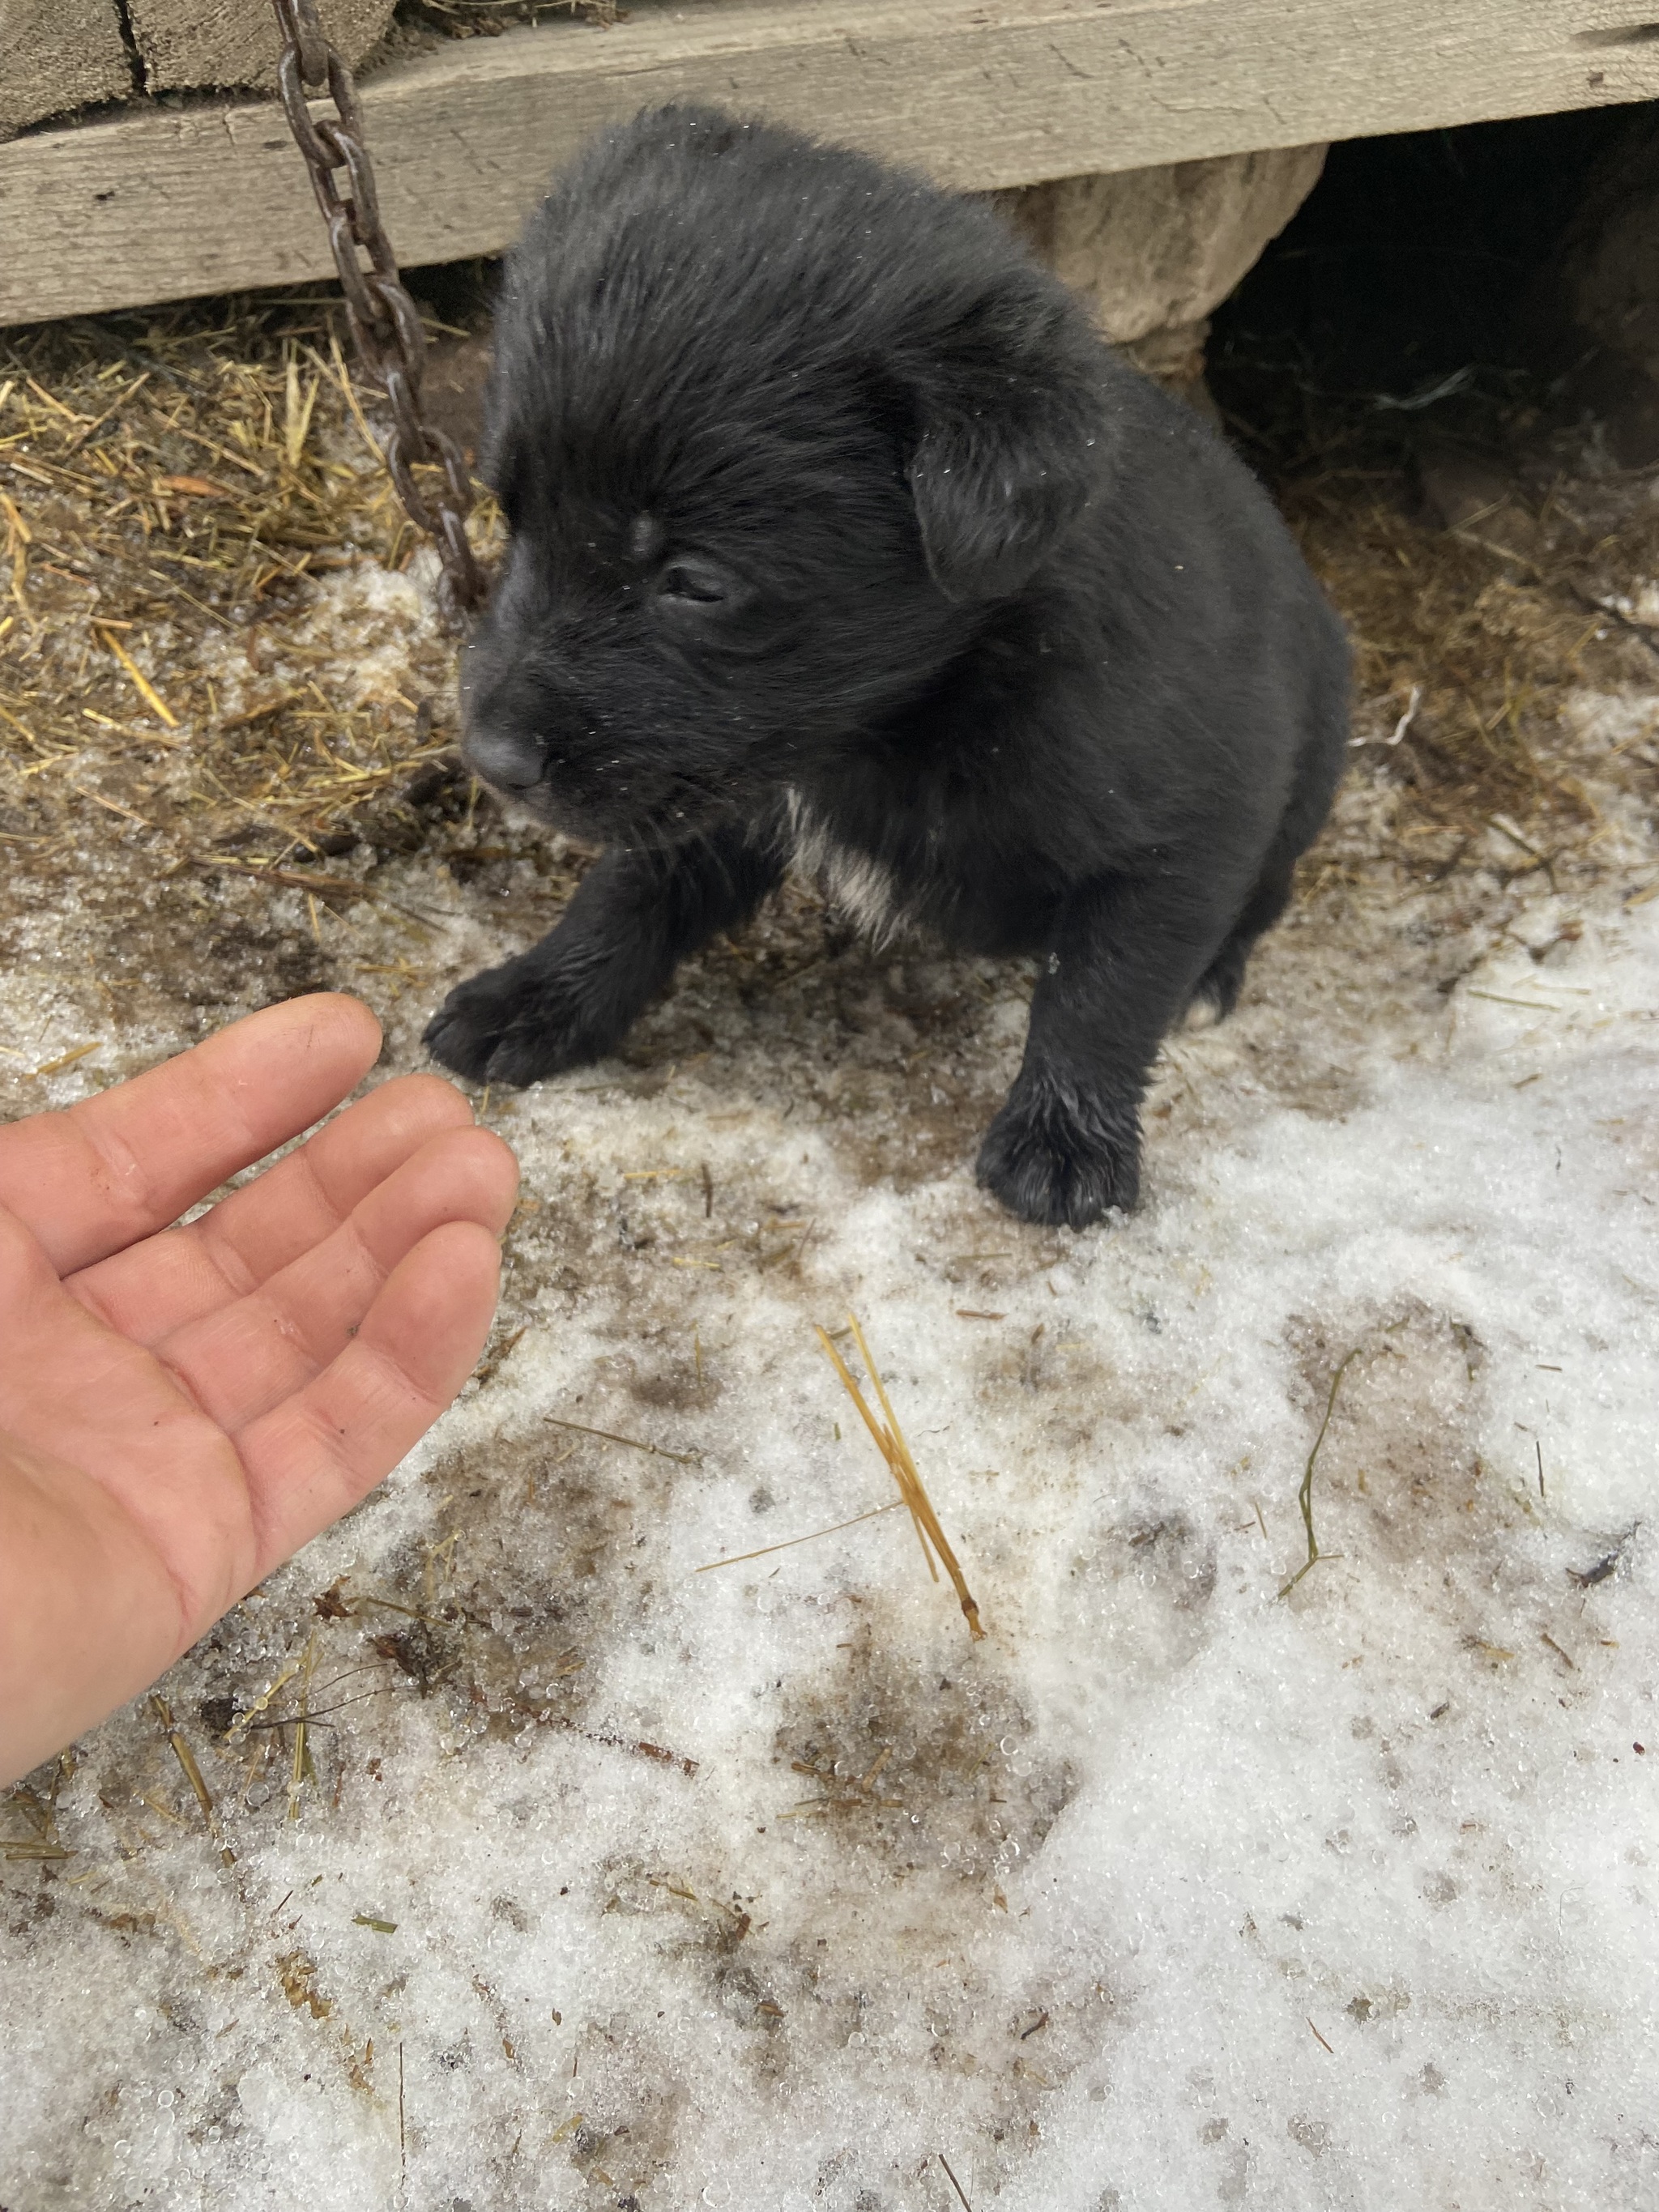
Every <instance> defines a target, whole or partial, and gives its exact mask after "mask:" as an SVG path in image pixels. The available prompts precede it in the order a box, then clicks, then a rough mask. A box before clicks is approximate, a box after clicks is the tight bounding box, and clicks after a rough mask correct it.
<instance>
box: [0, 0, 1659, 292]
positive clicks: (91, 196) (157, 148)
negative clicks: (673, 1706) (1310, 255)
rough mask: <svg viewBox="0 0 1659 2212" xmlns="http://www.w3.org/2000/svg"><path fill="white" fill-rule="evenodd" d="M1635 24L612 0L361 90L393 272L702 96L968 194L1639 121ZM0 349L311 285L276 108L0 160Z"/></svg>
mask: <svg viewBox="0 0 1659 2212" xmlns="http://www.w3.org/2000/svg"><path fill="white" fill-rule="evenodd" d="M1647 4H1648V0H1364V4H1363V5H1362V4H1358V0H1354V4H1349V0H685V4H683V5H680V6H678V7H676V6H673V5H671V4H668V3H667V0H633V6H632V8H631V9H630V11H629V19H628V20H627V21H623V22H618V23H617V25H616V27H614V28H612V29H610V30H598V29H594V28H592V27H588V26H586V25H584V24H575V23H570V22H566V21H559V22H555V23H550V24H547V25H544V26H543V27H540V28H538V29H535V30H529V29H525V30H519V31H514V32H510V33H507V35H506V36H504V37H502V38H499V39H487V40H486V39H474V40H465V41H463V42H459V43H455V44H451V45H447V46H443V47H441V48H440V49H438V50H437V51H435V52H429V53H427V54H424V55H422V56H420V57H418V58H416V59H414V60H412V61H410V62H407V63H404V64H396V65H393V66H392V67H390V68H387V69H386V70H382V71H380V72H379V73H378V74H376V75H375V76H373V77H372V78H370V79H369V80H368V81H367V82H366V83H365V85H364V87H363V96H364V106H365V110H366V112H367V117H368V135H369V143H370V149H371V151H372V152H373V154H374V161H375V165H376V167H377V170H378V172H379V175H380V200H381V205H382V207H383V209H384V210H385V213H386V222H387V226H388V228H389V230H390V233H391V235H392V240H393V243H394V244H395V246H396V247H397V249H398V254H399V256H400V258H402V260H403V261H404V264H405V265H410V266H412V265H415V264H420V263H422V262H433V261H447V260H455V259H459V258H464V257H465V256H468V255H471V254H480V253H492V252H497V251H498V250H499V249H500V248H501V246H504V245H505V244H506V243H507V241H508V240H509V239H510V238H511V237H512V236H513V233H514V231H515V230H516V228H517V227H518V225H519V222H520V220H521V218H522V216H523V214H524V212H525V210H526V208H527V207H529V206H530V205H531V204H532V202H533V200H534V198H535V196H536V193H537V191H538V189H539V187H540V185H541V184H542V182H543V179H544V178H545V176H546V175H547V173H548V172H549V171H550V169H551V168H552V167H553V166H554V165H555V164H556V162H558V161H561V160H562V159H563V158H564V157H565V156H566V155H568V154H569V153H570V152H571V151H572V150H573V149H574V148H575V147H576V146H577V145H579V144H580V142H581V141H582V140H583V139H584V138H585V137H587V135H588V134H589V133H590V132H591V131H593V130H595V129H596V128H598V127H599V125H602V124H605V123H609V122H614V121H617V120H618V119H620V118H623V117H626V116H629V115H631V114H632V113H634V112H635V111H636V110H637V109H638V108H640V107H641V106H647V105H651V104H654V103H658V102H661V101H664V100H713V101H715V102H718V103H720V104H722V105H724V106H730V107H734V108H738V109H741V110H744V111H746V112H751V113H757V114H763V115H767V116H769V117H772V118H775V119H777V120H781V121H784V122H789V123H793V124H797V125H801V126H803V127H805V128H806V129H808V130H811V131H818V132H821V133H823V135H825V136H827V137H836V138H842V139H845V140H847V141H848V142H850V143H854V144H856V145H860V146H864V147H866V148H868V149H870V150H871V151H872V152H874V153H877V154H882V155H889V156H890V157H893V158H896V159H898V160H902V161H910V162H913V163H915V164H916V165H918V166H919V167H922V168H925V169H927V170H929V171H930V172H931V173H933V175H934V176H936V177H938V178H939V179H941V180H942V181H943V182H945V183H946V184H950V185H957V186H961V187H964V188H973V189H984V188H987V187H990V186H994V185H1023V184H1036V183H1041V182H1043V181H1045V180H1047V179H1050V178H1054V177H1060V176H1069V175H1079V174H1082V173H1088V172H1091V171H1108V170H1118V169H1133V168H1143V167H1152V165H1154V164H1156V163H1159V162H1165V161H1188V160H1193V159H1196V158H1199V157H1201V156H1204V155H1212V154H1229V153H1240V152H1245V151H1249V150H1251V149H1256V148H1261V147H1268V146H1294V145H1303V144H1306V143H1310V142H1311V141H1313V140H1316V139H1325V138H1345V137H1365V136H1369V135H1371V134H1374V133H1376V132H1381V131H1410V130H1420V129H1424V128H1426V127H1430V126H1443V125H1453V124H1460V123H1469V122H1474V121H1478V120H1480V119H1482V118H1487V117H1493V116H1505V115H1523V114H1538V113H1543V112H1549V111H1551V110H1555V109H1560V108H1570V107H1584V106H1601V105H1607V104H1612V103H1614V102H1619V101H1626V100H1645V99H1651V98H1654V97H1659V40H1656V39H1655V38H1653V37H1652V35H1651V31H1650V26H1648V25H1646V24H1644V23H1642V22H1640V21H1636V20H1634V19H1635V18H1637V17H1638V16H1639V15H1640V13H1641V10H1642V9H1643V7H1644V5H1647ZM0 240H3V241H4V247H3V252H0V323H7V322H11V323H15V322H22V321H28V320H33V319H40V318H45V317H48V316H55V315H64V314H72V313H88V312H90V311H94V310H98V309H102V308H108V307H125V306H131V305H135V304H137V303H140V302H144V301H161V300H171V299H179V298H184V297H187V296H190V295H194V294H199V293H209V292H216V291H227V290H231V289H241V288H242V287H245V286H252V285H261V284H281V283H296V282H301V281H305V280H308V279H311V278H313V277H316V276H323V275H325V274H326V273H327V272H328V268H329V263H328V257H327V253H326V251H325V246H324V242H323V234H322V228H321V225H320V223H319V220H318V217H317V214H316V211H315V209H314V206H313V203H312V201H311V198H310V195H309V191H308V188H307V183H306V179H305V175H304V173H303V171H302V169H301V166H300V162H299V159H298V156H297V155H296V154H295V150H294V149H293V146H292V145H291V143H289V137H288V134H287V131H286V129H285V127H284V125H283V120H282V118H281V115H280V113H279V112H278V111H277V110H276V108H275V107H274V106H269V105H253V104H248V103H246V102H244V103H214V104H204V105H197V106H185V107H182V108H176V109H173V108H169V109H167V110H165V111H160V110H150V111H148V112H137V113H128V114H126V115H124V116H119V117H116V118H112V119H110V120H108V121H104V122H95V123H89V124H86V125H80V126H78V127H72V128H69V129H65V130H58V131H41V132H38V133H36V134H35V135H33V136H32V137H25V138H21V139H18V140H15V141H14V142H13V143H10V144H9V145H4V146H0Z"/></svg>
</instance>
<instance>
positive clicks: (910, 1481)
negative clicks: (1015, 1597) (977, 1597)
mask: <svg viewBox="0 0 1659 2212" xmlns="http://www.w3.org/2000/svg"><path fill="white" fill-rule="evenodd" d="M847 1319H848V1326H849V1327H850V1328H851V1329H852V1332H853V1341H854V1344H856V1345H857V1346H858V1348H859V1357H860V1358H861V1359H862V1360H863V1362H864V1365H865V1371H866V1373H867V1375H868V1376H869V1377H870V1380H871V1382H872V1383H873V1384H874V1386H875V1392H876V1396H877V1397H878V1399H879V1400H880V1401H881V1410H882V1413H883V1414H884V1416H885V1418H884V1419H882V1420H879V1421H878V1419H876V1417H875V1415H874V1414H873V1413H872V1412H871V1410H870V1407H869V1406H868V1404H867V1402H866V1399H865V1395H864V1393H863V1391H862V1390H860V1388H859V1386H858V1384H857V1383H855V1382H854V1379H853V1376H852V1374H851V1372H850V1370H848V1365H847V1362H846V1361H845V1360H844V1359H843V1358H842V1356H841V1354H840V1352H837V1351H836V1347H835V1346H834V1344H833V1343H831V1341H830V1340H829V1335H828V1334H827V1333H826V1332H825V1331H824V1330H823V1329H819V1330H818V1331H817V1340H818V1342H819V1343H820V1344H821V1345H822V1346H823V1348H824V1350H825V1352H828V1353H829V1360H830V1364H832V1365H833V1367H834V1368H835V1370H836V1374H837V1375H839V1376H840V1377H841V1380H842V1388H843V1389H845V1391H846V1392H847V1395H848V1397H849V1398H850V1399H851V1400H852V1401H853V1403H854V1405H855V1406H856V1407H858V1409H859V1415H860V1419H861V1420H862V1421H863V1423H864V1425H865V1427H866V1429H868V1430H869V1431H870V1433H871V1435H872V1437H874V1438H875V1440H876V1449H877V1450H878V1451H879V1452H880V1454H881V1455H882V1457H883V1458H884V1460H885V1461H886V1462H887V1464H888V1466H889V1467H890V1468H891V1470H892V1474H893V1480H894V1481H895V1482H896V1483H897V1485H898V1489H899V1496H900V1498H902V1500H903V1502H904V1504H906V1505H908V1507H909V1509H910V1518H911V1521H912V1522H914V1524H915V1531H916V1540H917V1541H918V1542H919V1543H920V1544H921V1555H922V1557H923V1559H926V1560H927V1571H928V1573H929V1574H930V1575H931V1576H932V1577H933V1580H934V1581H935V1582H937V1581H938V1580H939V1568H938V1566H936V1565H934V1554H935V1553H937V1554H938V1557H939V1559H940V1560H941V1561H942V1562H943V1564H944V1567H945V1573H946V1574H947V1575H949V1576H950V1577H951V1582H952V1583H953V1584H954V1585H955V1588H956V1593H957V1600H958V1601H959V1602H960V1604H961V1606H962V1610H963V1616H964V1618H965V1619H966V1620H967V1623H968V1627H969V1632H970V1633H971V1634H972V1635H973V1636H975V1637H976V1638H977V1637H982V1636H983V1635H984V1633H985V1631H984V1630H983V1629H982V1628H981V1626H980V1620H979V1607H978V1606H977V1605H975V1602H974V1597H973V1593H972V1591H971V1590H970V1589H969V1587H968V1583H967V1581H966V1579H965V1577H963V1571H962V1569H961V1567H960V1566H958V1565H957V1555H956V1553H954V1552H953V1551H952V1550H951V1547H950V1544H949V1543H948V1541H946V1539H945V1531H944V1530H943V1529H942V1528H940V1527H939V1516H938V1514H937V1513H935V1512H934V1510H933V1500H932V1499H931V1498H929V1497H928V1495H927V1491H926V1490H925V1489H924V1488H923V1486H922V1480H921V1476H920V1475H919V1474H917V1472H916V1463H915V1460H914V1459H913V1458H912V1457H911V1456H910V1447H909V1445H908V1443H906V1442H905V1441H904V1431H902V1429H901V1428H900V1426H899V1425H898V1416H897V1414H896V1413H895V1412H894V1411H893V1407H892V1401H890V1398H889V1397H888V1395H887V1389H886V1386H885V1384H884V1383H883V1382H882V1379H881V1376H880V1373H879V1371H878V1369H877V1366H876V1363H875V1361H874V1360H873V1359H872V1358H871V1357H870V1347H869V1346H868V1345H867V1344H866V1342H865V1340H864V1331H863V1330H862V1329H861V1328H860V1327H859V1324H858V1321H857V1318H856V1316H854V1315H852V1314H850V1313H849V1314H848V1316H847Z"/></svg>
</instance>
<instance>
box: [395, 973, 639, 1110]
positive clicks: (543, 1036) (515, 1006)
mask: <svg viewBox="0 0 1659 2212" xmlns="http://www.w3.org/2000/svg"><path fill="white" fill-rule="evenodd" d="M549 986H550V979H549V978H547V977H545V976H538V975H526V973H525V971H524V969H522V967H521V966H520V963H518V962H517V961H513V960H509V961H507V962H506V963H504V964H503V965H502V966H501V967H499V968H487V969H485V970H484V971H483V974H482V975H473V976H471V977H470V978H469V979H468V981H466V982H465V983H458V984H457V985H456V987H455V988H454V989H453V991H452V992H451V993H450V994H449V996H448V997H447V999H446V1000H444V1002H443V1004H442V1006H440V1007H439V1009H438V1011H437V1012H436V1013H435V1014H434V1016H433V1017H432V1019H431V1020H430V1021H429V1022H428V1024H427V1025H426V1031H425V1036H424V1037H423V1039H422V1042H424V1043H425V1046H426V1048H427V1050H428V1052H429V1053H430V1054H432V1056H433V1058H434V1059H435V1060H441V1061H442V1062H443V1064H444V1066H446V1067H448V1068H453V1070H454V1072H455V1073H456V1074H457V1075H465V1076H467V1077H470V1078H471V1080H472V1081H473V1082H474V1083H505V1084H511V1085H513V1086H514V1087H515V1088H516V1087H522V1086H523V1085H526V1084H530V1083H539V1082H541V1081H542V1080H543V1079H544V1077H547V1076H550V1075H558V1074H562V1073H563V1071H564V1070H565V1069H566V1068H568V1067H583V1066H587V1065H588V1064H589V1063H590V1062H591V1061H592V1060H600V1059H603V1057H604V1056H605V1053H606V1052H608V1051H609V1050H610V1048H611V1043H612V1042H614V1040H612V1039H611V1038H609V1037H605V1038H603V1039H601V1038H599V1037H598V1036H593V1035H592V1034H590V1033H586V1031H585V1030H584V1029H583V1027H582V1026H581V1025H580V1024H579V1023H578V1022H577V1021H575V1020H574V1019H573V1018H572V1016H573V1012H574V1010H573V1008H572V1007H571V1006H569V1005H568V1004H567V1003H566V1002H565V1000H564V998H563V995H562V994H561V993H559V992H558V991H557V990H556V988H550V987H549Z"/></svg>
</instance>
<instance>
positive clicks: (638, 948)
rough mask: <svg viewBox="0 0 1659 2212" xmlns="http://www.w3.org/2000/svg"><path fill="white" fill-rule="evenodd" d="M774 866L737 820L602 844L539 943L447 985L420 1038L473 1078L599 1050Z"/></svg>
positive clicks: (512, 1077) (609, 1045)
mask: <svg viewBox="0 0 1659 2212" xmlns="http://www.w3.org/2000/svg"><path fill="white" fill-rule="evenodd" d="M782 872H783V870H782V863H781V860H779V858H778V856H777V853H776V851H775V843H774V841H773V840H771V839H769V838H767V837H763V836H760V835H758V834H757V833H756V832H753V831H751V830H750V829H749V828H747V827H746V826H745V825H743V824H740V823H732V824H728V825H726V826H724V827H722V828H720V829H715V830H714V831H713V832H711V833H710V834H709V835H708V836H704V837H702V838H700V839H698V840H697V842H696V843H695V844H688V845H683V846H678V847H675V848H672V849H671V850H670V851H667V852H630V851H623V850H620V849H618V850H613V851H611V852H608V853H606V854H603V855H602V856H601V857H600V859H599V860H596V861H595V863H594V864H593V866H592V867H591V868H590V869H589V870H588V872H587V873H586V876H585V877H584V878H582V881H581V884H580V888H579V889H578V890H577V892H576V895H575V896H574V898H573V899H572V900H571V902H570V904H569V905H568V907H567V908H566V909H565V913H564V917H563V919H562V921H560V923H559V925H558V927H557V928H556V929H554V930H552V931H550V933H549V934H548V935H547V936H546V937H544V939H542V941H541V943H540V944H539V945H532V947H531V949H530V951H528V952H521V953H520V955H519V956H518V957H517V959H515V960H507V961H504V962H503V963H502V964H501V966H500V967H499V968H488V969H485V970H484V972H483V974H482V975H474V976H473V977H471V980H470V981H467V982H465V983H460V984H458V985H457V986H456V987H455V989H454V990H453V991H452V992H451V993H450V994H449V996H448V997H447V999H446V1000H444V1003H443V1005H442V1006H441V1007H440V1008H439V1009H438V1011H437V1012H436V1013H435V1015H434V1016H433V1018H432V1020H431V1021H430V1023H429V1024H428V1026H427V1031H426V1043H427V1046H428V1049H429V1050H430V1051H431V1052H432V1054H434V1056H435V1058H437V1059H439V1060H441V1061H442V1062H443V1063H444V1065H445V1066H446V1067H452V1068H453V1069H454V1070H455V1072H456V1073H457V1074H459V1075H468V1076H471V1078H472V1079H473V1080H474V1082H477V1083H483V1082H490V1083H513V1084H523V1083H538V1082H539V1081H540V1080H541V1079H543V1077H544V1076H549V1075H556V1074H558V1073H561V1072H562V1070H563V1069H565V1068H568V1067H581V1066H586V1065H587V1064H588V1063H589V1062H590V1061H592V1060H602V1059H603V1058H604V1057H605V1054H606V1053H608V1052H611V1051H613V1050H614V1049H615V1048H616V1047H617V1045H618V1044H620V1043H621V1042H622V1040H623V1036H625V1035H626V1034H627V1032H628V1030H629V1028H630V1027H631V1026H632V1024H633V1023H634V1021H635V1018H636V1017H637V1016H638V1015H639V1014H640V1013H641V1011H642V1010H643V1009H644V1007H645V1006H646V1004H647V1001H648V1000H650V999H651V998H653V996H654V995H655V994H656V993H657V992H658V991H659V990H660V989H661V988H662V987H663V986H664V984H665V983H666V982H667V981H668V979H669V977H670V976H671V975H672V974H673V972H674V969H675V968H676V967H677V966H678V963H680V962H681V961H682V960H683V959H684V957H686V955H687V954H688V953H690V952H693V951H696V948H697V946H698V945H702V943H703V942H704V941H705V940H706V939H708V938H710V937H712V936H713V935H714V932H715V931H716V930H720V929H731V928H733V927H735V926H736V925H737V924H738V922H740V921H743V920H744V918H745V917H746V916H747V915H750V914H752V913H753V911H754V909H755V908H757V906H758V905H759V904H760V902H761V901H762V900H763V898H764V897H765V896H766V895H767V893H768V892H769V890H773V889H774V888H775V885H776V884H777V883H778V880H779V878H780V877H781V874H782Z"/></svg>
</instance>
